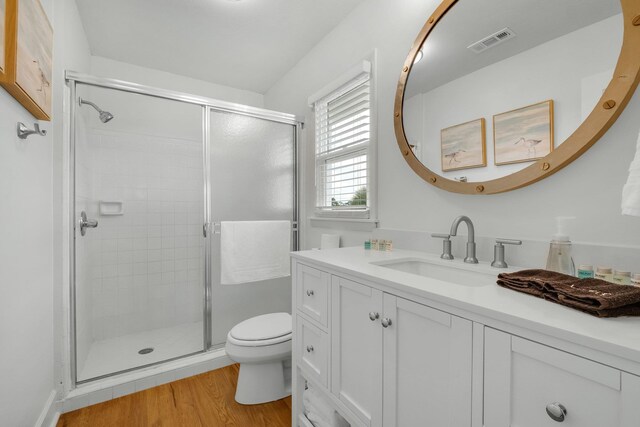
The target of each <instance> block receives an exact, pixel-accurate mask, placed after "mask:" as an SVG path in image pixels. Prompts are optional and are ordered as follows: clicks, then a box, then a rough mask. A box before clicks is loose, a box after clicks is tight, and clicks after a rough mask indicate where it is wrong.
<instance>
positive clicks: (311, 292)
mask: <svg viewBox="0 0 640 427" xmlns="http://www.w3.org/2000/svg"><path fill="white" fill-rule="evenodd" d="M313 294H314V292H313V289H309V290H308V291H307V296H308V297H312V296H313Z"/></svg>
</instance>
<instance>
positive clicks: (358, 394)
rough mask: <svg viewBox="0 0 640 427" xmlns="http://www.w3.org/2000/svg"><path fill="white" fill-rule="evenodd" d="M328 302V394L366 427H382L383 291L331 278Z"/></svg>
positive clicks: (335, 277) (334, 277)
mask: <svg viewBox="0 0 640 427" xmlns="http://www.w3.org/2000/svg"><path fill="white" fill-rule="evenodd" d="M331 299H332V309H331V316H332V320H331V391H332V393H333V394H335V395H336V396H337V397H338V399H340V401H342V402H343V403H344V404H345V406H347V408H349V409H350V410H351V411H353V413H354V414H356V415H357V416H358V417H359V418H360V419H361V420H362V422H363V423H364V424H365V425H367V426H371V427H378V426H381V423H382V375H381V373H382V327H381V326H380V319H379V317H380V313H381V311H382V292H381V291H379V290H376V289H372V288H370V287H368V286H364V285H362V284H360V283H356V282H352V281H350V280H346V279H342V278H340V277H337V276H333V277H332V289H331ZM370 313H377V314H378V318H376V316H375V315H372V317H373V319H374V320H371V319H370V317H369V315H370Z"/></svg>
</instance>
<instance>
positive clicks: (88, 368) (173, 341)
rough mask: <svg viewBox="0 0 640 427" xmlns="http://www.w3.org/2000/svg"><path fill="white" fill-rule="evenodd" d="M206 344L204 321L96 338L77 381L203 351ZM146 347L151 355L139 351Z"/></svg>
mask: <svg viewBox="0 0 640 427" xmlns="http://www.w3.org/2000/svg"><path fill="white" fill-rule="evenodd" d="M203 346H204V344H203V331H202V322H195V323H183V324H181V325H178V326H173V327H170V328H163V329H153V330H150V331H145V332H140V333H136V334H130V335H123V336H121V337H116V338H109V339H106V340H102V341H95V342H94V343H93V344H92V345H91V349H90V350H89V353H88V355H87V359H86V360H85V362H84V367H83V368H82V370H81V372H78V381H85V380H88V379H91V378H96V377H99V376H102V375H107V374H111V373H114V372H119V371H124V370H127V369H131V368H136V367H139V366H143V365H148V364H150V363H156V362H161V361H163V360H167V359H173V358H175V357H180V356H184V355H186V354H190V353H195V352H198V351H201V350H202V349H203ZM147 347H152V348H153V349H154V350H153V351H152V352H151V353H148V354H143V355H142V354H138V351H140V350H141V349H143V348H147Z"/></svg>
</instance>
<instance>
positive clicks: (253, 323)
mask: <svg viewBox="0 0 640 427" xmlns="http://www.w3.org/2000/svg"><path fill="white" fill-rule="evenodd" d="M289 334H291V315H290V314H289V313H271V314H263V315H262V316H256V317H252V318H251V319H247V320H245V321H243V322H240V323H238V324H237V325H236V326H234V327H233V329H231V332H229V335H231V336H232V337H233V338H235V339H237V340H241V341H264V340H270V339H273V338H278V337H282V336H285V335H289Z"/></svg>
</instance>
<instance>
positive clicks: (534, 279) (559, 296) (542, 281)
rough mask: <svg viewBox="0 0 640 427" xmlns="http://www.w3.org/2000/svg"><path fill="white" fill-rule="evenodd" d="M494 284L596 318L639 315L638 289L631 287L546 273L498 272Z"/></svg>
mask: <svg viewBox="0 0 640 427" xmlns="http://www.w3.org/2000/svg"><path fill="white" fill-rule="evenodd" d="M497 283H498V285H500V286H503V287H505V288H509V289H513V290H516V291H519V292H524V293H527V294H530V295H534V296H537V297H539V298H544V299H546V300H548V301H553V302H555V303H558V304H562V305H566V306H568V307H572V308H576V309H578V310H581V311H584V312H585V313H589V314H591V315H594V316H598V317H618V316H640V288H638V287H635V286H625V285H617V284H615V283H609V282H605V281H604V280H600V279H578V278H577V277H573V276H569V275H566V274H562V273H556V272H553V271H547V270H522V271H517V272H515V273H501V274H499V275H498V282H497Z"/></svg>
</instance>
